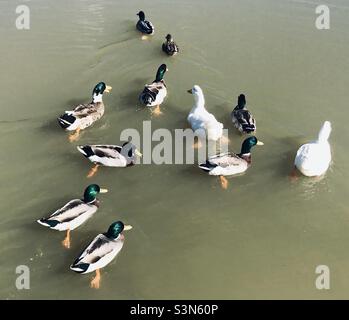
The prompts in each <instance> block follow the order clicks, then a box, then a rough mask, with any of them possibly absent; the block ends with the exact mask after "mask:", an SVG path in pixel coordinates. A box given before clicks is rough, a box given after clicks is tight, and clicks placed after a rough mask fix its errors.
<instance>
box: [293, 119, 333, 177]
mask: <svg viewBox="0 0 349 320" xmlns="http://www.w3.org/2000/svg"><path fill="white" fill-rule="evenodd" d="M331 131H332V128H331V123H330V122H329V121H325V122H324V124H323V126H322V128H321V130H320V132H319V136H318V139H317V140H316V141H313V142H310V143H307V144H304V145H302V146H301V147H300V148H299V149H298V151H297V155H296V158H295V161H294V164H295V166H296V168H297V169H298V170H299V171H300V172H301V173H302V174H303V175H305V176H308V177H314V176H321V175H323V174H324V173H325V172H326V171H327V169H328V168H329V166H330V163H331V159H332V157H331V147H330V144H329V142H328V139H329V137H330V134H331Z"/></svg>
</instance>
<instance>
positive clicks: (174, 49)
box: [162, 34, 179, 56]
mask: <svg viewBox="0 0 349 320" xmlns="http://www.w3.org/2000/svg"><path fill="white" fill-rule="evenodd" d="M162 51H164V52H165V53H167V55H169V56H174V55H176V54H177V53H178V52H179V48H178V46H177V44H176V43H175V42H174V41H173V38H172V36H171V35H170V34H168V35H167V36H166V42H165V43H163V44H162Z"/></svg>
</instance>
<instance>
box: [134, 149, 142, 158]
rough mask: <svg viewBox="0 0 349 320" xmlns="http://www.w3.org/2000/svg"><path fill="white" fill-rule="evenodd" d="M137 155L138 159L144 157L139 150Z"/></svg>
mask: <svg viewBox="0 0 349 320" xmlns="http://www.w3.org/2000/svg"><path fill="white" fill-rule="evenodd" d="M135 154H136V155H137V156H138V157H140V158H142V157H143V155H142V153H140V152H139V151H138V150H137V149H136V151H135Z"/></svg>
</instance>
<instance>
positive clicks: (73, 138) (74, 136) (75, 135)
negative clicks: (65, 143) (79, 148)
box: [69, 129, 81, 142]
mask: <svg viewBox="0 0 349 320" xmlns="http://www.w3.org/2000/svg"><path fill="white" fill-rule="evenodd" d="M80 131H81V130H80V129H76V131H75V132H74V133H73V134H71V135H70V136H69V142H74V141H76V140H78V139H79V136H80Z"/></svg>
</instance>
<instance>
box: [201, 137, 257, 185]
mask: <svg viewBox="0 0 349 320" xmlns="http://www.w3.org/2000/svg"><path fill="white" fill-rule="evenodd" d="M256 145H259V146H262V145H264V143H263V142H262V141H259V140H258V139H257V138H256V137H255V136H251V137H248V138H247V139H245V140H244V142H243V143H242V145H241V151H240V153H238V154H235V153H231V152H227V153H222V154H217V155H214V156H211V157H209V158H208V159H207V160H206V162H205V163H201V164H199V168H200V169H202V170H203V171H205V172H207V173H208V174H209V175H211V176H220V180H221V185H222V188H223V189H227V187H228V181H227V180H226V179H225V178H224V176H233V175H238V174H241V173H244V172H245V171H247V169H248V168H249V167H250V166H251V163H252V157H251V149H252V148H253V147H254V146H256Z"/></svg>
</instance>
